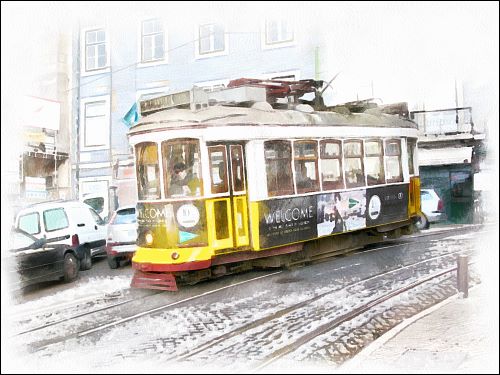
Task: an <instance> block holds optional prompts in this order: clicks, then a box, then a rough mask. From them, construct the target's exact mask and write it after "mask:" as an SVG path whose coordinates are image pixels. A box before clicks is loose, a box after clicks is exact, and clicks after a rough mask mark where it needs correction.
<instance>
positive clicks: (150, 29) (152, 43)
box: [141, 19, 166, 63]
mask: <svg viewBox="0 0 500 375" xmlns="http://www.w3.org/2000/svg"><path fill="white" fill-rule="evenodd" d="M165 52H166V35H165V30H164V27H163V23H162V22H161V21H160V20H159V19H154V20H147V21H144V22H142V26H141V62H143V63H148V62H154V61H160V60H164V59H165Z"/></svg>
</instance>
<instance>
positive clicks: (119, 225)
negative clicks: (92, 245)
mask: <svg viewBox="0 0 500 375" xmlns="http://www.w3.org/2000/svg"><path fill="white" fill-rule="evenodd" d="M136 239H137V217H136V211H135V206H123V207H120V208H118V209H117V210H116V211H115V213H114V214H113V216H112V217H111V220H110V221H109V224H108V237H107V240H106V254H107V258H108V265H109V267H110V268H112V269H115V268H118V266H119V265H120V262H121V261H129V260H130V259H132V257H133V256H134V253H135V247H136Z"/></svg>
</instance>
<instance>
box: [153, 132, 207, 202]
mask: <svg viewBox="0 0 500 375" xmlns="http://www.w3.org/2000/svg"><path fill="white" fill-rule="evenodd" d="M162 155H163V170H164V180H165V196H166V197H171V198H175V197H199V196H201V195H202V191H203V184H202V178H201V161H200V146H199V142H198V140H195V139H175V140H170V141H165V142H163V143H162Z"/></svg>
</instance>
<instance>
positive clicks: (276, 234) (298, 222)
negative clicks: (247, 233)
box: [259, 196, 317, 248]
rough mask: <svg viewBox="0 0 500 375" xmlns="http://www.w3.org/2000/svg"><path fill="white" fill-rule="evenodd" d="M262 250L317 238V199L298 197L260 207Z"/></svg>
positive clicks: (267, 202)
mask: <svg viewBox="0 0 500 375" xmlns="http://www.w3.org/2000/svg"><path fill="white" fill-rule="evenodd" d="M259 214H260V222H259V233H260V245H261V247H262V248H267V247H273V246H278V245H282V244H288V243H293V242H297V241H303V240H307V239H313V238H315V237H316V236H317V228H316V225H317V223H316V214H317V209H316V197H314V196H307V197H294V198H283V199H275V200H269V201H263V202H260V204H259Z"/></svg>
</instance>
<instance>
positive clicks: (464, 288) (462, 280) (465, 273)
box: [457, 255, 469, 298]
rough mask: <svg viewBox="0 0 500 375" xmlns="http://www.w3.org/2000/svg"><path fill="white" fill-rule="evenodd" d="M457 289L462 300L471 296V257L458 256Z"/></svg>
mask: <svg viewBox="0 0 500 375" xmlns="http://www.w3.org/2000/svg"><path fill="white" fill-rule="evenodd" d="M457 289H458V293H459V295H460V297H461V298H467V297H468V296H469V257H468V256H467V255H458V256H457Z"/></svg>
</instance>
